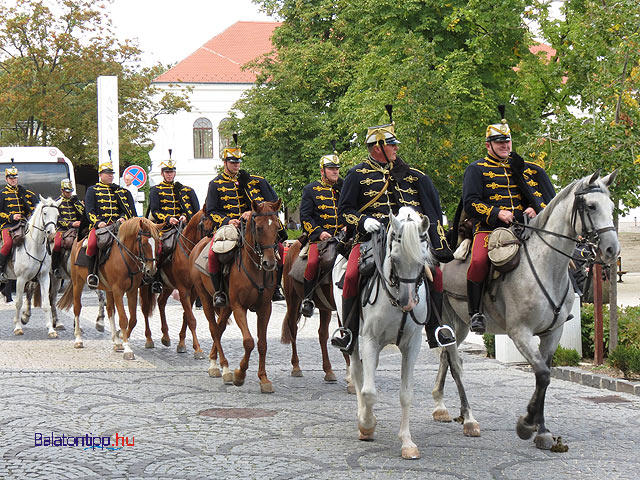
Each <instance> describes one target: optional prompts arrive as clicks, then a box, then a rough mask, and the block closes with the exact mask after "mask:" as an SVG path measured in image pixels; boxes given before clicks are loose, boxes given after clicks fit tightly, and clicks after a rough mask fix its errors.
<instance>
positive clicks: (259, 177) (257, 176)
mask: <svg viewBox="0 0 640 480" xmlns="http://www.w3.org/2000/svg"><path fill="white" fill-rule="evenodd" d="M251 178H258V179H260V180H264V177H261V176H260V175H254V174H253V173H252V174H251Z"/></svg>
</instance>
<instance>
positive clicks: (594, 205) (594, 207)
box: [587, 203, 597, 212]
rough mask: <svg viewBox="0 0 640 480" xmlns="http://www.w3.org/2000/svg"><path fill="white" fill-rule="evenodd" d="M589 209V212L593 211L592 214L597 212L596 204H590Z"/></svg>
mask: <svg viewBox="0 0 640 480" xmlns="http://www.w3.org/2000/svg"><path fill="white" fill-rule="evenodd" d="M587 207H589V210H591V211H592V212H595V210H596V208H597V207H596V204H595V203H590V204H589V205H587Z"/></svg>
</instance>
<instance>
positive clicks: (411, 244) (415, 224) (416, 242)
mask: <svg viewBox="0 0 640 480" xmlns="http://www.w3.org/2000/svg"><path fill="white" fill-rule="evenodd" d="M396 218H397V219H398V220H400V221H401V222H404V226H403V228H402V240H401V241H400V255H401V256H402V257H405V258H407V259H409V260H410V261H412V262H415V263H425V262H426V263H428V264H429V265H430V264H432V263H433V259H432V257H431V253H430V249H427V256H426V258H425V256H424V255H423V254H422V245H421V244H422V241H421V240H420V224H421V223H422V218H420V215H418V213H417V212H416V211H415V210H413V209H412V208H408V207H402V208H401V209H400V211H399V212H398V216H397V217H396ZM428 238H429V237H428V236H427V241H428Z"/></svg>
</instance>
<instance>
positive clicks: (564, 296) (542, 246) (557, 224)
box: [432, 171, 620, 450]
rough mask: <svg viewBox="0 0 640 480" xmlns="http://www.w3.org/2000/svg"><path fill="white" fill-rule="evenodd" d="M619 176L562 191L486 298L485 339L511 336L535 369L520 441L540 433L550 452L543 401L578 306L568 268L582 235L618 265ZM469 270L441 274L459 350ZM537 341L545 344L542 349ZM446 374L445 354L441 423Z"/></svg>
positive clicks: (449, 268)
mask: <svg viewBox="0 0 640 480" xmlns="http://www.w3.org/2000/svg"><path fill="white" fill-rule="evenodd" d="M616 173H617V172H616V171H614V172H613V173H611V174H610V175H607V176H606V177H603V178H601V179H600V178H599V172H596V173H594V174H593V175H591V176H587V177H584V178H582V179H580V180H576V181H574V182H573V183H571V184H570V185H568V186H567V187H566V188H564V189H563V190H562V191H561V192H560V193H559V194H558V195H557V196H556V197H555V198H554V199H553V200H552V201H551V202H549V205H548V206H547V207H546V208H545V209H544V210H543V211H542V212H541V213H540V214H539V215H538V216H537V217H536V218H535V219H533V220H532V221H531V223H530V224H529V227H528V228H525V231H526V232H527V234H528V235H529V238H528V239H527V240H526V241H525V242H524V245H523V246H522V247H521V250H522V251H521V260H520V263H519V265H518V266H517V267H516V268H515V269H514V270H513V271H511V272H509V273H506V274H504V275H505V276H504V278H503V279H502V281H500V284H499V287H498V288H497V290H496V291H495V297H494V298H495V300H492V298H491V297H490V295H489V293H492V292H491V288H488V289H487V291H486V292H485V294H484V298H483V302H484V313H485V316H486V319H487V332H488V333H493V334H504V333H506V334H507V335H509V337H510V338H511V339H512V340H513V342H514V343H515V345H516V347H517V348H518V350H519V351H520V353H521V354H522V355H523V356H524V357H525V358H526V359H527V361H528V362H529V363H530V364H531V366H532V367H533V371H534V374H535V378H536V387H535V391H534V393H533V396H532V397H531V400H530V401H529V405H528V406H527V413H526V414H525V415H523V416H521V417H520V419H519V420H518V422H517V426H516V432H517V434H518V436H519V437H520V438H522V439H529V438H531V436H532V435H533V433H534V432H536V431H537V433H536V437H535V444H536V446H537V447H538V448H540V449H545V450H548V449H550V448H551V447H552V446H553V442H554V439H553V436H552V435H551V433H550V432H549V430H547V428H546V426H545V420H544V401H545V394H546V390H547V387H548V385H549V382H550V370H551V362H552V359H553V354H554V353H555V351H556V348H557V346H558V342H559V341H560V337H561V336H562V327H563V324H564V322H565V321H567V320H568V319H569V315H570V312H571V307H572V305H573V301H574V295H573V291H572V290H571V282H570V279H569V271H568V267H569V261H570V258H571V254H572V252H573V251H574V248H575V245H576V241H577V239H578V236H581V237H582V238H585V239H587V240H588V241H589V243H590V244H591V246H592V247H593V250H594V253H597V255H598V258H599V260H600V261H601V262H603V263H607V264H608V263H612V262H614V261H615V260H616V258H617V256H618V253H619V252H620V244H619V243H618V236H617V233H616V231H615V228H614V226H613V202H612V201H611V199H610V198H609V189H608V187H609V185H610V184H611V183H612V182H613V181H614V179H615V177H616ZM468 265H469V259H467V260H466V261H458V260H456V261H453V262H451V263H448V264H447V265H445V266H444V268H443V277H444V290H445V297H444V298H445V301H444V312H443V316H444V318H445V321H446V322H447V323H449V324H450V325H452V326H453V327H454V329H455V331H456V337H457V341H458V344H460V343H461V342H462V341H463V340H464V339H465V338H466V336H467V334H468V333H469V325H468V323H469V317H468V313H467V303H466V288H465V281H466V271H467V268H468ZM535 336H538V337H540V345H539V347H538V345H537V342H536V339H535V338H534V337H535ZM448 367H449V362H448V357H447V356H446V355H445V354H444V353H443V354H441V356H440V369H439V371H438V375H437V378H436V385H435V387H434V389H433V392H432V394H433V398H434V400H435V403H436V405H435V409H434V413H433V415H434V419H436V420H447V417H449V415H448V412H447V409H446V407H445V405H444V402H443V390H444V381H445V376H446V373H447V369H448Z"/></svg>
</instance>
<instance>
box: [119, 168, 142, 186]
mask: <svg viewBox="0 0 640 480" xmlns="http://www.w3.org/2000/svg"><path fill="white" fill-rule="evenodd" d="M127 174H129V175H131V176H132V177H133V182H131V183H132V184H133V185H134V186H135V187H137V188H140V187H141V186H143V185H144V184H145V183H147V172H146V171H145V169H144V168H142V167H141V166H139V165H129V166H128V167H127V168H125V169H124V172H123V173H122V177H123V178H124V176H125V175H127Z"/></svg>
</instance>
